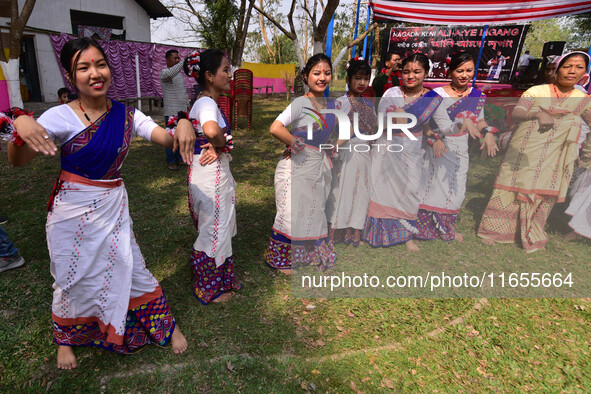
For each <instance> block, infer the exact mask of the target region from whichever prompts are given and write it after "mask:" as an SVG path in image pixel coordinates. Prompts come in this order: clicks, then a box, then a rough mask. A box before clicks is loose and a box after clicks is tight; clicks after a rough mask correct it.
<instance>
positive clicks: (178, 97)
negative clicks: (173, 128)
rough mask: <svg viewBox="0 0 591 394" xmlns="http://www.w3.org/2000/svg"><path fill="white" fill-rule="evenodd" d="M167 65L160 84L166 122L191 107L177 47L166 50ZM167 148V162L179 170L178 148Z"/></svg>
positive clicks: (180, 158) (161, 74) (173, 168)
mask: <svg viewBox="0 0 591 394" xmlns="http://www.w3.org/2000/svg"><path fill="white" fill-rule="evenodd" d="M166 67H167V68H165V69H164V70H162V71H161V72H160V85H161V87H162V96H163V98H164V122H165V123H168V118H169V117H170V116H174V115H176V114H177V113H178V112H179V111H185V112H186V111H187V109H188V108H189V97H188V96H187V88H186V87H185V78H184V77H183V73H182V72H181V71H182V70H183V63H182V62H181V58H180V57H179V52H178V51H177V50H176V49H171V50H169V51H167V52H166ZM165 149H166V164H167V165H168V169H170V170H178V163H182V162H183V159H182V157H181V155H180V153H179V151H178V150H177V151H176V152H173V151H172V149H168V148H165Z"/></svg>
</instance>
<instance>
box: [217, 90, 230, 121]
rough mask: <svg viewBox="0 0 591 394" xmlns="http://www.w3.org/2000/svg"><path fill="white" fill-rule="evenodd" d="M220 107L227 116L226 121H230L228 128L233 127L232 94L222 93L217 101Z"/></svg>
mask: <svg viewBox="0 0 591 394" xmlns="http://www.w3.org/2000/svg"><path fill="white" fill-rule="evenodd" d="M217 104H218V107H220V110H221V111H222V112H223V113H224V115H226V119H228V123H229V125H228V126H230V127H231V126H232V94H230V93H225V92H222V93H220V96H219V97H218V101H217Z"/></svg>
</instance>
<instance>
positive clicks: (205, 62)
mask: <svg viewBox="0 0 591 394" xmlns="http://www.w3.org/2000/svg"><path fill="white" fill-rule="evenodd" d="M224 57H226V55H225V54H224V52H222V51H220V50H219V49H213V48H212V49H207V50H206V51H204V52H201V53H200V54H199V63H198V64H199V71H198V72H197V76H196V77H195V80H196V81H197V83H198V84H199V85H200V86H201V87H202V88H205V73H206V72H207V71H209V72H210V73H212V74H214V75H215V73H216V72H217V70H218V68H220V66H221V65H222V60H223V59H224ZM189 60H191V57H190V56H187V57H186V58H185V60H184V62H183V70H184V71H185V74H187V75H189V76H190V75H191V73H192V69H191V66H190V65H189Z"/></svg>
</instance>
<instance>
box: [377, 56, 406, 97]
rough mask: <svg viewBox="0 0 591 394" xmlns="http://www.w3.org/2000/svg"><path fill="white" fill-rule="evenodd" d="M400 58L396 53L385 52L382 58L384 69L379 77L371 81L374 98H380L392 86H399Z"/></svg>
mask: <svg viewBox="0 0 591 394" xmlns="http://www.w3.org/2000/svg"><path fill="white" fill-rule="evenodd" d="M401 63H402V58H401V56H400V55H399V54H398V53H396V52H387V53H386V56H385V58H384V68H383V69H382V72H381V73H380V75H378V76H376V77H375V78H374V79H373V83H372V85H371V86H372V87H373V91H374V92H375V94H376V97H382V96H383V94H384V92H385V91H386V90H388V89H390V88H391V87H392V86H400V80H399V78H400V64H401Z"/></svg>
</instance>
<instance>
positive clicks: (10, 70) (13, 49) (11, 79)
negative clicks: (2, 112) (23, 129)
mask: <svg viewBox="0 0 591 394" xmlns="http://www.w3.org/2000/svg"><path fill="white" fill-rule="evenodd" d="M34 6H35V0H27V1H25V4H24V5H23V9H22V11H21V14H20V15H19V14H18V0H10V33H9V35H10V44H9V47H8V49H9V54H8V62H6V61H0V67H1V68H2V73H3V74H4V78H6V85H7V87H8V99H9V101H10V106H12V107H21V108H22V106H23V99H22V97H21V85H20V75H19V58H20V56H21V41H22V39H23V31H24V30H25V26H26V25H27V21H28V20H29V17H30V16H31V12H33V7H34ZM2 52H4V49H2ZM2 58H3V60H6V58H5V57H4V53H2Z"/></svg>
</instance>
